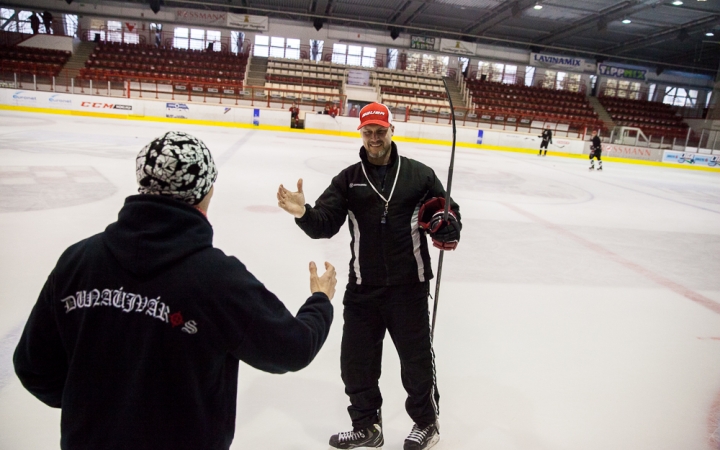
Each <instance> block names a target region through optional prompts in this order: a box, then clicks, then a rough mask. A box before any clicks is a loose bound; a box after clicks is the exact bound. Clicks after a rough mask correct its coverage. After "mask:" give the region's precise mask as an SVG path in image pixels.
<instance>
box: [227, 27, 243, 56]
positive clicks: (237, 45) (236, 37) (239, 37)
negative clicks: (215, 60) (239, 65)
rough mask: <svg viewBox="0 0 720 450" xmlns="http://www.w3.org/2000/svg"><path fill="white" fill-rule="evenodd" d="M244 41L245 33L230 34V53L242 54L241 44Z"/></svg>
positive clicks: (235, 32)
mask: <svg viewBox="0 0 720 450" xmlns="http://www.w3.org/2000/svg"><path fill="white" fill-rule="evenodd" d="M244 41H245V33H243V32H242V31H231V32H230V51H231V52H233V53H235V54H238V53H240V52H242V46H243V42H244Z"/></svg>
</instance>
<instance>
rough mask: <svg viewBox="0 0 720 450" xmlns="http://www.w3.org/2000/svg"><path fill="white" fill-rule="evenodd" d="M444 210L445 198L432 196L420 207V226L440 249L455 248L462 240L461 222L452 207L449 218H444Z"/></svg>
mask: <svg viewBox="0 0 720 450" xmlns="http://www.w3.org/2000/svg"><path fill="white" fill-rule="evenodd" d="M444 212H445V199H444V198H442V197H435V198H431V199H430V200H428V201H426V202H425V203H423V205H422V206H421V207H420V213H419V214H418V226H419V227H420V229H421V230H423V231H427V232H428V233H429V234H430V238H431V239H432V241H433V246H434V247H436V248H439V249H440V250H455V248H457V245H458V242H459V241H460V228H461V227H460V223H459V222H458V221H457V217H456V216H455V211H453V210H452V209H449V210H448V217H447V220H443V213H444Z"/></svg>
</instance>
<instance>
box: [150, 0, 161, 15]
mask: <svg viewBox="0 0 720 450" xmlns="http://www.w3.org/2000/svg"><path fill="white" fill-rule="evenodd" d="M149 3H150V9H151V10H152V12H154V13H155V14H157V13H158V12H160V0H150V2H149Z"/></svg>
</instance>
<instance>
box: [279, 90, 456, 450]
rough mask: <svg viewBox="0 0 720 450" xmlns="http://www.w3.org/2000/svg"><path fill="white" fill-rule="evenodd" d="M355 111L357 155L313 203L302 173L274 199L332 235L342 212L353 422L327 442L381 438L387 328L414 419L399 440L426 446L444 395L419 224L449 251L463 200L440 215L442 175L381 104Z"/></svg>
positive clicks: (344, 371)
mask: <svg viewBox="0 0 720 450" xmlns="http://www.w3.org/2000/svg"><path fill="white" fill-rule="evenodd" d="M359 116H360V126H359V127H358V129H359V130H361V137H362V141H363V146H362V147H361V148H360V162H358V163H356V164H354V165H352V166H350V167H348V168H346V169H345V170H343V171H342V172H340V174H338V175H337V176H335V177H334V178H333V180H332V182H331V184H330V186H329V187H328V188H327V189H326V190H325V192H323V194H322V195H320V197H319V198H318V199H317V201H316V202H315V206H314V207H312V206H310V205H308V204H306V203H305V195H304V194H303V189H302V179H301V180H299V181H298V183H297V189H298V190H297V191H296V192H291V191H289V190H288V189H285V188H284V187H283V186H282V185H280V188H279V189H278V194H277V198H278V205H279V206H280V207H281V208H282V209H284V210H285V211H287V212H289V213H290V214H292V215H293V216H295V222H296V223H297V225H298V226H299V227H300V228H301V229H302V230H303V231H305V233H306V234H307V235H308V236H310V237H311V238H314V239H318V238H330V237H332V236H334V235H335V234H336V233H337V232H338V231H339V230H340V227H341V226H342V225H343V223H344V222H345V219H346V218H348V227H349V230H350V235H351V237H352V241H351V244H350V250H351V258H350V264H349V266H350V274H349V277H348V284H347V287H346V290H345V297H344V299H343V306H344V312H343V319H344V327H343V337H342V345H341V350H340V353H341V354H340V366H341V375H342V379H343V382H344V384H345V393H346V394H347V395H348V396H349V398H350V406H349V407H348V412H349V413H350V418H351V420H352V425H353V429H352V431H347V432H342V433H338V434H335V435H333V436H332V437H331V438H330V445H331V446H332V447H334V448H338V449H354V448H377V447H382V445H383V443H384V437H383V428H382V417H381V413H380V407H381V406H382V401H383V399H382V396H381V394H380V388H379V385H378V382H379V378H380V372H381V363H382V347H383V338H384V337H385V333H386V332H389V333H390V337H391V338H392V340H393V343H394V344H395V348H396V350H397V352H398V355H399V356H400V362H401V377H402V382H403V386H404V387H405V390H406V391H407V394H408V397H407V400H406V402H405V408H406V410H407V412H408V415H409V416H410V417H411V418H412V420H413V422H414V425H413V427H412V430H411V432H410V434H409V435H408V436H407V438H406V439H405V444H404V449H405V450H421V449H428V448H430V447H432V446H433V445H435V443H436V442H437V441H438V440H439V438H440V435H439V429H438V412H439V409H438V401H439V399H440V396H439V394H438V391H437V385H436V381H435V361H434V355H433V349H432V342H431V336H430V323H429V314H428V294H429V292H428V291H429V280H430V279H431V278H432V276H433V273H432V268H431V266H430V253H429V251H428V244H427V239H426V238H425V235H424V232H425V231H427V232H428V234H429V235H430V237H431V238H432V241H433V245H435V246H436V247H438V248H442V249H444V250H454V249H455V247H456V246H457V243H458V241H459V239H460V229H461V224H460V213H459V208H458V205H457V204H456V203H455V202H452V201H451V208H450V214H449V216H448V219H447V220H443V218H442V217H443V209H444V205H445V198H444V197H445V189H444V188H443V185H442V182H441V181H440V180H439V179H438V177H437V176H436V175H435V172H434V171H433V170H432V169H430V168H429V167H427V166H426V165H424V164H422V163H420V162H418V161H414V160H412V159H409V158H406V157H403V156H400V155H399V154H398V149H397V146H396V145H395V143H394V142H393V141H392V138H393V133H394V131H395V127H394V126H393V124H392V113H391V112H390V110H389V109H388V108H387V107H386V106H385V105H382V104H380V103H371V104H369V105H367V106H365V107H364V108H362V109H361V110H360V114H359Z"/></svg>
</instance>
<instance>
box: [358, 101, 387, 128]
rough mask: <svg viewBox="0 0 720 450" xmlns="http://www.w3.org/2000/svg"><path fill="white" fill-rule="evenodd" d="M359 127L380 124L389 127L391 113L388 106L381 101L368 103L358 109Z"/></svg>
mask: <svg viewBox="0 0 720 450" xmlns="http://www.w3.org/2000/svg"><path fill="white" fill-rule="evenodd" d="M359 116H360V126H359V127H357V129H358V130H359V129H360V128H362V127H364V126H365V125H380V126H383V127H387V128H390V127H391V126H392V113H391V112H390V108H388V107H387V106H385V105H383V104H382V103H370V104H369V105H365V106H364V107H363V109H361V110H360V114H359Z"/></svg>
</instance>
